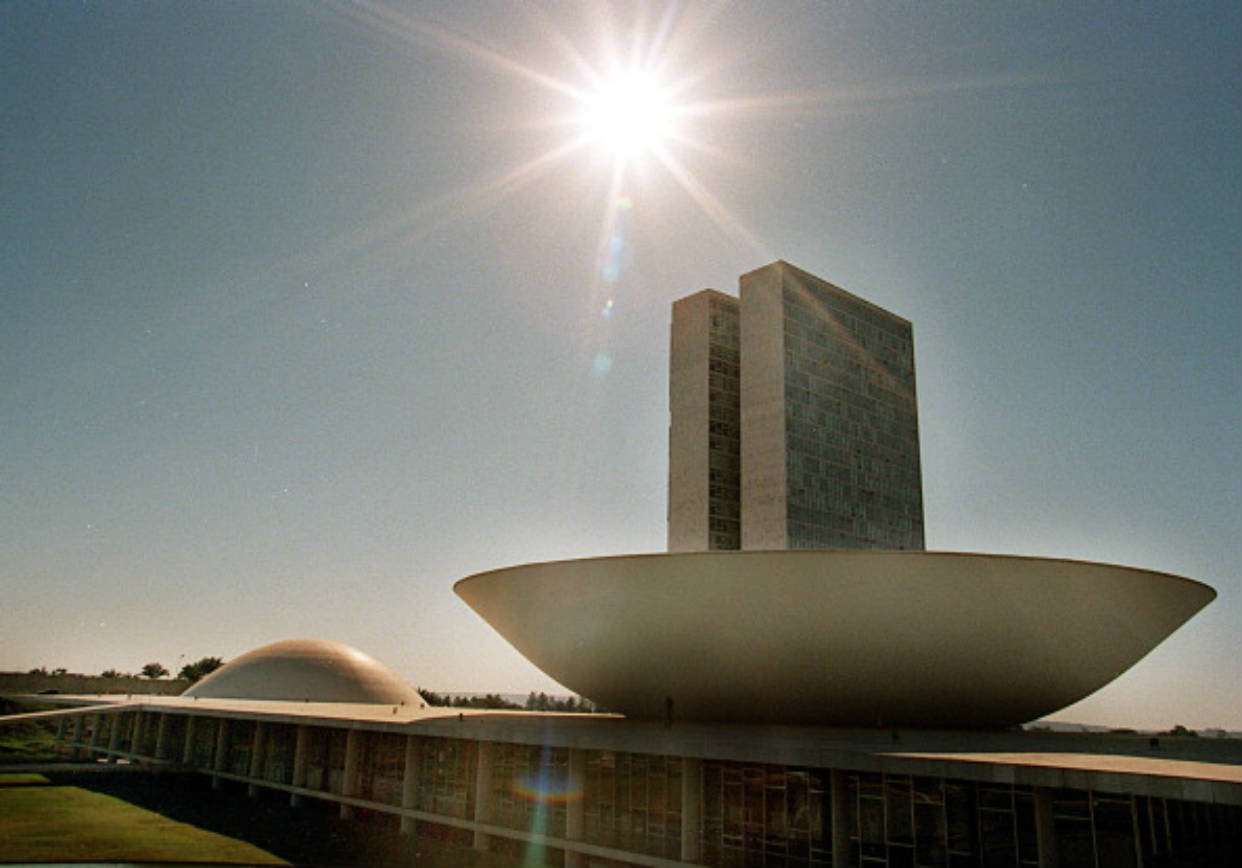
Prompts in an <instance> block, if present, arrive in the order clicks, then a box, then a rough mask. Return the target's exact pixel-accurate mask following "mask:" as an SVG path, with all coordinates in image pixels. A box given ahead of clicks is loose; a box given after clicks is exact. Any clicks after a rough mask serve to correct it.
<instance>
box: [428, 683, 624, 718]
mask: <svg viewBox="0 0 1242 868" xmlns="http://www.w3.org/2000/svg"><path fill="white" fill-rule="evenodd" d="M418 695H419V696H421V697H422V698H423V699H425V700H426V701H427V704H428V705H432V706H437V707H439V708H488V709H510V710H513V711H560V712H565V713H568V714H593V713H596V712H598V711H600V710H601V709H600V708H599V707H598V706H597V705H595V703H593V702H591V701H590V700H589V699H583V698H582V697H581V696H565V697H556V696H548V694H546V693H535V692H534V691H533V690H532V691H531V692H530V694H529V695H528V696H527V697H526V703H525V704H524V705H521V704H518V703H516V702H514V701H513V700H511V699H505V698H504V697H503V696H501V695H500V694H499V693H485V694H483V695H482V696H453V695H452V694H449V693H436V692H435V691H434V690H428V689H427V688H425V687H420V688H418Z"/></svg>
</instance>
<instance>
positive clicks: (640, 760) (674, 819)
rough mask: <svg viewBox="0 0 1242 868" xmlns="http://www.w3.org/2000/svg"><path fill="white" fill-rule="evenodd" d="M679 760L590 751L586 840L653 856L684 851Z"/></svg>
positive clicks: (585, 803)
mask: <svg viewBox="0 0 1242 868" xmlns="http://www.w3.org/2000/svg"><path fill="white" fill-rule="evenodd" d="M681 766H682V764H681V760H680V759H678V758H675V757H664V756H650V755H645V754H631V753H619V752H614V751H587V752H586V774H585V779H584V782H583V793H582V800H583V821H584V826H583V828H584V833H585V834H584V839H585V840H587V841H590V842H591V843H596V844H602V845H604V846H607V847H616V848H617V849H620V850H627V851H631V852H635V853H644V854H647V855H649V856H661V857H664V858H666V859H676V858H677V857H678V855H679V854H680V852H681V785H682V781H681Z"/></svg>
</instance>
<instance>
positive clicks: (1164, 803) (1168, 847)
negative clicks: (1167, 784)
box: [1160, 798, 1172, 853]
mask: <svg viewBox="0 0 1242 868" xmlns="http://www.w3.org/2000/svg"><path fill="white" fill-rule="evenodd" d="M1160 812H1161V813H1163V815H1164V818H1165V853H1169V852H1171V851H1172V823H1170V822H1169V800H1167V798H1161V800H1160Z"/></svg>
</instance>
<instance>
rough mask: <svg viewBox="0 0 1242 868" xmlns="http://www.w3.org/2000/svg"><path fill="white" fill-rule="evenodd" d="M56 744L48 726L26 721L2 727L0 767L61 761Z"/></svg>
mask: <svg viewBox="0 0 1242 868" xmlns="http://www.w3.org/2000/svg"><path fill="white" fill-rule="evenodd" d="M55 742H56V737H55V735H54V734H53V732H52V730H51V728H50V727H48V725H47V724H42V723H36V722H34V721H25V722H23V723H12V724H4V725H0V765H8V764H11V763H37V762H52V761H55V760H58V759H61V756H60V755H59V754H58V753H57V752H56V747H55Z"/></svg>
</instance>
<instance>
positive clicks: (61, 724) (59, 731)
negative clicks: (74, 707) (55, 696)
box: [56, 714, 68, 744]
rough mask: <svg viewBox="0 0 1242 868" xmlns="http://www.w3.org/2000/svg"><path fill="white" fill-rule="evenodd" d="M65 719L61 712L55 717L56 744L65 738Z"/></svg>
mask: <svg viewBox="0 0 1242 868" xmlns="http://www.w3.org/2000/svg"><path fill="white" fill-rule="evenodd" d="M67 719H68V718H66V717H65V716H64V715H63V714H62V715H61V716H60V717H58V718H56V743H57V744H59V743H61V742H63V741H64V740H65V721H66V720H67Z"/></svg>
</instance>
